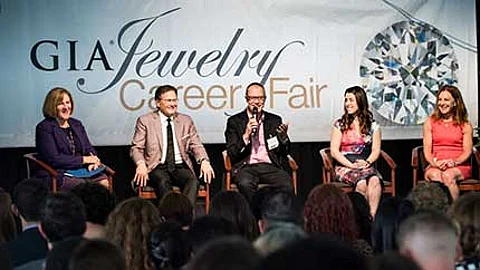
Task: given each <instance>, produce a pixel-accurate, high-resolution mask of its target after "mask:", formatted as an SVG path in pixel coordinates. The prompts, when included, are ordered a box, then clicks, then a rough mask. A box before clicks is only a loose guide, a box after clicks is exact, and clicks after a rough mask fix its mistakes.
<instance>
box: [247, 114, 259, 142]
mask: <svg viewBox="0 0 480 270" xmlns="http://www.w3.org/2000/svg"><path fill="white" fill-rule="evenodd" d="M255 127H256V128H258V121H257V119H256V118H255V117H252V118H250V119H249V120H248V123H247V127H246V128H245V132H244V133H243V138H244V139H245V138H250V135H251V134H252V131H253V128H255Z"/></svg>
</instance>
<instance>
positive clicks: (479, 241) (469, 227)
mask: <svg viewBox="0 0 480 270" xmlns="http://www.w3.org/2000/svg"><path fill="white" fill-rule="evenodd" d="M450 215H451V217H452V218H453V220H454V221H455V222H456V223H457V224H458V225H459V227H460V237H459V242H460V246H461V248H462V255H463V258H464V259H470V258H480V193H478V192H470V193H467V194H464V195H462V196H460V198H459V199H458V200H456V201H455V203H454V204H453V206H452V208H451V210H450Z"/></svg>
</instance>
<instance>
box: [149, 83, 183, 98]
mask: <svg viewBox="0 0 480 270" xmlns="http://www.w3.org/2000/svg"><path fill="white" fill-rule="evenodd" d="M170 91H173V92H175V95H178V91H177V88H175V87H173V86H171V85H168V84H165V85H160V86H159V87H158V88H157V90H155V99H156V100H160V99H161V97H162V95H163V94H164V93H166V92H170Z"/></svg>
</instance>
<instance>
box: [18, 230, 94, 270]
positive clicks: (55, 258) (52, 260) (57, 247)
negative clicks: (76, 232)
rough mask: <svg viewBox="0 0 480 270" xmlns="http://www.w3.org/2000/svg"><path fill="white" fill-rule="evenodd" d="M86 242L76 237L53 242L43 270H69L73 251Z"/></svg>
mask: <svg viewBox="0 0 480 270" xmlns="http://www.w3.org/2000/svg"><path fill="white" fill-rule="evenodd" d="M86 241H88V240H86V239H85V238H82V237H79V236H76V237H69V238H66V239H63V240H61V241H57V242H55V243H54V244H53V246H52V249H51V250H50V251H49V252H48V254H47V258H46V259H45V270H69V262H70V260H71V258H72V256H73V251H74V250H75V249H76V248H77V247H78V246H80V245H81V244H82V243H85V242H86ZM24 270H25V269H24ZM87 270H90V269H87Z"/></svg>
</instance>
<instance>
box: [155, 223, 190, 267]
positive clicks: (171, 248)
mask: <svg viewBox="0 0 480 270" xmlns="http://www.w3.org/2000/svg"><path fill="white" fill-rule="evenodd" d="M148 250H149V252H150V255H151V257H152V259H153V261H154V263H155V269H156V270H163V269H169V270H170V269H172V270H173V269H181V268H182V267H183V266H184V265H185V264H186V263H187V262H188V260H189V259H190V254H191V249H190V245H189V241H188V239H187V232H185V231H184V230H183V229H182V227H181V226H180V225H179V224H178V223H175V222H168V221H167V222H163V223H160V224H159V225H158V226H157V227H156V228H154V229H153V231H152V233H151V234H150V237H149V241H148Z"/></svg>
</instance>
